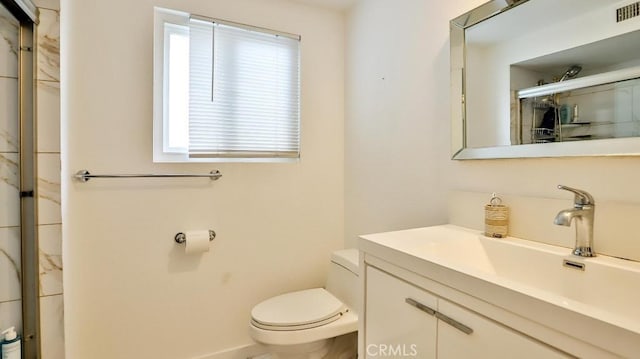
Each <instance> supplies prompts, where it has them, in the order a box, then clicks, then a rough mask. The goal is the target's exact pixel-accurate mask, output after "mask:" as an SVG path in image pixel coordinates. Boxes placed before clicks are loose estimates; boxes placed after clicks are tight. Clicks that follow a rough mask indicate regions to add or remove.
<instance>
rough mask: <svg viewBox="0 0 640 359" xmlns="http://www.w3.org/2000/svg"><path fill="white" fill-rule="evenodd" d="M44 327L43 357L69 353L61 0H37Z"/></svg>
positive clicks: (51, 358) (49, 358) (50, 358)
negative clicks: (62, 161)
mask: <svg viewBox="0 0 640 359" xmlns="http://www.w3.org/2000/svg"><path fill="white" fill-rule="evenodd" d="M35 4H36V6H38V9H39V10H40V23H39V24H38V27H37V30H36V32H37V46H36V51H37V68H36V69H37V73H36V96H37V103H36V106H37V108H36V113H37V132H38V138H37V152H38V155H37V156H38V157H37V159H38V239H39V241H40V258H39V260H40V333H41V339H42V340H41V348H42V358H43V359H63V358H64V322H63V296H62V268H63V264H62V219H61V214H60V203H61V198H60V3H59V1H58V0H35Z"/></svg>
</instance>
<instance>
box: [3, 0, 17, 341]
mask: <svg viewBox="0 0 640 359" xmlns="http://www.w3.org/2000/svg"><path fill="white" fill-rule="evenodd" d="M19 36H20V22H19V21H18V20H17V19H16V18H15V17H14V16H13V15H12V14H11V13H10V12H9V11H8V10H7V9H6V8H5V7H4V6H2V5H0V330H4V329H6V328H8V327H11V326H15V327H16V330H17V331H18V332H19V333H22V270H21V231H20V221H21V218H20V168H19V163H20V103H19V88H18V78H19V66H18V64H19V43H20V42H19Z"/></svg>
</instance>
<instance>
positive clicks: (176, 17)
mask: <svg viewBox="0 0 640 359" xmlns="http://www.w3.org/2000/svg"><path fill="white" fill-rule="evenodd" d="M190 19H196V20H200V21H204V20H208V21H213V22H217V23H222V24H228V25H232V26H237V27H244V28H249V29H251V30H258V31H260V32H264V33H271V34H284V35H285V36H287V37H293V36H297V38H298V41H299V40H300V36H298V35H292V34H287V33H280V32H277V31H273V30H269V29H263V28H259V27H254V26H251V25H244V24H238V23H233V22H228V21H224V20H218V19H212V18H208V17H202V16H199V15H194V14H189V13H186V12H182V11H177V10H170V9H166V8H160V7H154V63H153V73H154V82H153V162H156V163H158V162H159V163H162V162H176V163H194V162H195V163H198V162H200V163H202V162H205V163H206V162H212V163H215V162H297V161H299V160H300V157H301V147H302V120H301V118H302V113H301V107H302V101H301V100H298V107H299V110H298V155H297V156H296V157H288V156H254V157H236V156H233V157H224V156H222V157H200V156H193V155H191V154H190V153H189V149H188V148H186V149H185V148H176V149H172V148H167V147H166V146H167V144H168V132H169V131H168V119H167V116H168V104H167V103H166V102H167V101H165V99H166V96H168V95H167V94H168V91H169V90H168V81H169V80H168V76H167V78H166V79H165V74H167V73H168V67H169V64H168V56H169V52H168V51H169V49H168V46H169V45H168V43H169V42H168V41H167V37H168V36H169V35H168V34H167V33H166V30H165V29H166V27H165V26H166V24H169V26H168V28H174V27H175V28H180V27H184V28H185V29H187V30H186V31H187V34H188V31H189V30H188V28H189V22H190ZM179 32H181V31H180V30H178V31H177V32H176V33H179ZM299 51H301V48H300V50H299ZM298 56H300V55H298ZM298 61H300V60H299V58H298ZM298 69H299V70H298V71H300V72H301V64H300V63H298ZM299 81H301V78H299ZM298 86H299V88H298V94H299V96H301V92H302V86H301V84H300V83H299V84H298ZM247 154H248V155H251V154H250V153H249V152H247Z"/></svg>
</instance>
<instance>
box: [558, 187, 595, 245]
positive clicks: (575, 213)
mask: <svg viewBox="0 0 640 359" xmlns="http://www.w3.org/2000/svg"><path fill="white" fill-rule="evenodd" d="M558 189H563V190H565V191H569V192H573V194H575V198H574V201H573V208H571V209H565V210H563V211H560V212H558V215H556V219H555V220H554V221H553V223H554V224H557V225H560V226H567V227H569V226H570V225H571V220H572V219H574V218H575V220H576V221H575V222H576V245H575V248H574V249H573V254H574V255H576V256H580V257H595V256H596V253H595V252H594V251H593V214H594V212H595V209H596V208H595V202H594V200H593V197H591V195H590V194H589V193H587V192H585V191H582V190H579V189H575V188H571V187H567V186H563V185H558Z"/></svg>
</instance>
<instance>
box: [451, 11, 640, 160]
mask: <svg viewBox="0 0 640 359" xmlns="http://www.w3.org/2000/svg"><path fill="white" fill-rule="evenodd" d="M528 1H529V0H491V1H489V2H487V3H485V4H483V5H480V6H479V7H477V8H475V9H473V10H471V11H469V12H467V13H465V14H462V15H460V16H458V17H456V18H454V19H453V20H451V21H450V22H449V34H450V62H451V69H450V71H451V74H450V75H451V77H450V78H451V88H450V90H451V92H450V94H451V95H450V98H451V158H452V159H454V160H471V159H500V158H537V157H578V156H640V137H628V138H613V139H602V140H590V141H571V142H552V143H544V144H525V145H512V146H494V147H479V148H468V147H467V131H466V127H467V126H466V125H467V114H466V106H465V96H466V84H465V79H466V76H465V71H466V66H465V63H466V57H465V56H466V51H465V30H466V29H467V28H468V27H471V26H473V25H475V24H477V23H479V22H481V21H484V20H487V19H489V18H491V17H494V16H497V15H499V14H501V13H503V12H505V11H508V10H510V9H512V8H514V7H516V6H519V5H522V4H524V3H526V2H528Z"/></svg>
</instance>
